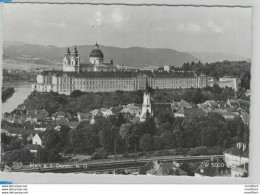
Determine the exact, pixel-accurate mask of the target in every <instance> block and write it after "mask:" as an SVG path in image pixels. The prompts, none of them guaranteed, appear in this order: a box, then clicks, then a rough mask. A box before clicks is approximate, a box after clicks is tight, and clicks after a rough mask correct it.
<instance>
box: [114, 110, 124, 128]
mask: <svg viewBox="0 0 260 194" xmlns="http://www.w3.org/2000/svg"><path fill="white" fill-rule="evenodd" d="M125 122H126V121H125V118H124V116H123V114H122V113H119V115H118V117H117V122H116V126H117V127H120V126H121V125H122V124H123V123H125Z"/></svg>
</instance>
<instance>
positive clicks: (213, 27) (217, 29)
mask: <svg viewBox="0 0 260 194" xmlns="http://www.w3.org/2000/svg"><path fill="white" fill-rule="evenodd" d="M206 25H207V27H208V29H209V30H211V31H212V32H215V33H222V32H223V29H222V28H221V27H220V26H219V25H217V24H216V23H214V22H213V21H212V20H210V21H208V22H207V24H206Z"/></svg>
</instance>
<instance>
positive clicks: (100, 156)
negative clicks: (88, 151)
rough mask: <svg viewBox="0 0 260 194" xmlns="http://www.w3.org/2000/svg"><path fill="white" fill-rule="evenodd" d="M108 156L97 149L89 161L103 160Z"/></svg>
mask: <svg viewBox="0 0 260 194" xmlns="http://www.w3.org/2000/svg"><path fill="white" fill-rule="evenodd" d="M107 156H108V154H107V152H106V151H105V149H104V148H97V149H96V151H95V152H94V153H93V154H92V155H91V160H95V159H105V158H107Z"/></svg>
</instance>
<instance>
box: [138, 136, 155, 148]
mask: <svg viewBox="0 0 260 194" xmlns="http://www.w3.org/2000/svg"><path fill="white" fill-rule="evenodd" d="M139 147H140V149H141V150H142V151H144V152H147V151H151V150H153V137H152V136H151V135H150V134H144V135H143V136H142V137H141V139H140V143H139Z"/></svg>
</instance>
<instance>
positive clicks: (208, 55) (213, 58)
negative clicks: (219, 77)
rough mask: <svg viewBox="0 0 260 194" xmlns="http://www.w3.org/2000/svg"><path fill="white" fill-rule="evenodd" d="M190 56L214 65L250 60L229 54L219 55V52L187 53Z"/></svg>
mask: <svg viewBox="0 0 260 194" xmlns="http://www.w3.org/2000/svg"><path fill="white" fill-rule="evenodd" d="M188 53H190V54H191V55H192V56H194V57H196V58H198V59H200V60H201V62H203V63H214V62H218V61H220V62H221V61H225V60H226V61H248V60H250V59H248V58H246V57H243V56H239V55H234V54H229V53H221V52H188Z"/></svg>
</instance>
